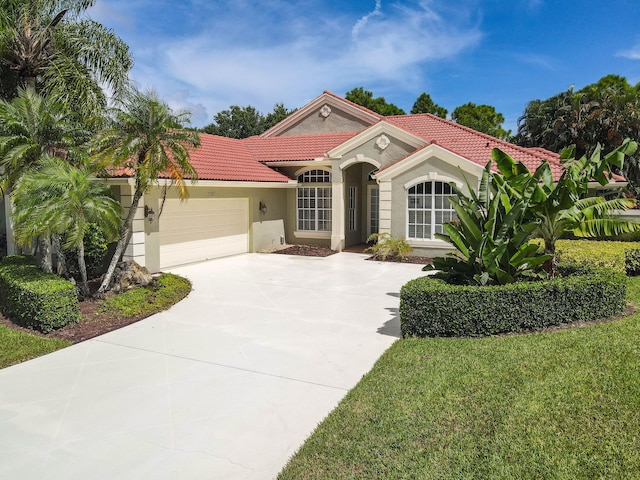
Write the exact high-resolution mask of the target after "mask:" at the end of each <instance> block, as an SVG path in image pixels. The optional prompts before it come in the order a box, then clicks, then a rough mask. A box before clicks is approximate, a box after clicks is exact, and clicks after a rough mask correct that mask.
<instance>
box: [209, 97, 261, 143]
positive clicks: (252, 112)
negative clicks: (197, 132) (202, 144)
mask: <svg viewBox="0 0 640 480" xmlns="http://www.w3.org/2000/svg"><path fill="white" fill-rule="evenodd" d="M263 123H264V118H263V116H262V114H261V113H260V112H259V111H258V110H256V108H255V107H252V106H251V105H247V106H246V107H239V106H238V105H231V107H230V108H229V110H222V111H221V112H218V113H216V114H215V115H214V116H213V123H211V124H209V125H207V126H206V127H204V128H203V129H202V131H203V132H204V133H210V134H212V135H220V136H222V137H229V138H247V137H252V136H254V135H260V134H261V133H262V132H264V127H263Z"/></svg>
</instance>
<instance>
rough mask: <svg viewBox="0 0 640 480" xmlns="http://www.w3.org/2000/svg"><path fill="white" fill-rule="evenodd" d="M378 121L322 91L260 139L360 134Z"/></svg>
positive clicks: (355, 106)
mask: <svg viewBox="0 0 640 480" xmlns="http://www.w3.org/2000/svg"><path fill="white" fill-rule="evenodd" d="M381 118H382V116H381V115H379V114H377V113H375V112H373V111H371V110H369V109H367V108H364V107H362V106H360V105H357V104H355V103H353V102H350V101H349V100H346V99H344V98H342V97H339V96H338V95H335V94H333V93H331V92H328V91H326V90H325V91H324V92H323V93H322V95H320V96H319V97H317V98H315V99H314V100H312V101H311V102H309V103H307V104H306V105H305V106H304V107H302V108H300V109H298V110H296V111H295V112H293V113H292V114H291V115H289V116H288V117H287V118H285V119H284V120H282V121H281V122H279V123H278V124H276V125H274V126H273V127H271V128H270V129H269V130H267V131H266V132H264V133H262V134H261V135H260V137H263V138H268V137H275V136H285V135H289V136H291V135H299V134H310V133H315V134H321V133H338V132H354V131H361V130H364V129H365V128H367V127H368V126H369V125H373V124H374V123H376V122H378V121H379V120H380V119H381Z"/></svg>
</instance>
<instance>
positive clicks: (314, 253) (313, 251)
mask: <svg viewBox="0 0 640 480" xmlns="http://www.w3.org/2000/svg"><path fill="white" fill-rule="evenodd" d="M269 253H278V254H281V255H302V256H305V257H328V256H329V255H333V254H334V253H338V252H336V251H335V250H331V249H330V248H327V247H319V246H317V245H289V246H287V247H285V248H281V249H278V250H273V251H271V252H269ZM364 253H367V252H364ZM365 260H376V261H382V260H380V259H378V258H373V257H369V258H366V259H365ZM431 260H432V259H431V257H404V258H387V259H386V260H384V261H385V262H395V263H416V264H422V265H426V264H427V263H431Z"/></svg>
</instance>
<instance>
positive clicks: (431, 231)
mask: <svg viewBox="0 0 640 480" xmlns="http://www.w3.org/2000/svg"><path fill="white" fill-rule="evenodd" d="M452 194H453V190H452V188H451V185H449V184H448V183H443V182H424V183H418V184H416V185H414V186H413V187H411V188H409V190H408V191H407V206H408V228H407V230H408V232H407V238H411V239H416V240H432V239H435V234H436V233H443V231H444V230H443V228H442V225H444V224H445V223H447V222H451V221H453V220H456V218H457V217H456V214H455V211H454V210H453V208H451V204H450V203H449V200H448V197H450V196H451V195H452Z"/></svg>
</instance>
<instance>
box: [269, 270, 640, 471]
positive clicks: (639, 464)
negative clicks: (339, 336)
mask: <svg viewBox="0 0 640 480" xmlns="http://www.w3.org/2000/svg"><path fill="white" fill-rule="evenodd" d="M628 295H629V298H630V299H631V300H632V301H634V302H635V303H637V304H640V278H639V277H636V278H632V279H630V280H629V294H628ZM639 365H640V313H638V314H635V315H632V316H630V317H627V318H624V319H622V320H617V321H613V322H610V323H606V324H600V325H592V326H588V327H582V328H573V329H568V330H562V331H558V332H551V333H539V334H530V335H513V336H505V337H488V338H481V339H407V340H400V341H398V342H396V343H395V344H394V345H393V346H392V347H391V348H390V349H389V350H388V351H387V352H386V353H385V354H384V355H383V356H382V357H381V358H380V360H379V361H378V362H377V363H376V365H375V367H374V368H373V370H372V371H371V372H369V373H368V374H367V375H366V376H365V377H364V378H363V379H362V381H361V382H360V383H359V384H358V385H357V386H356V387H355V388H354V389H353V390H352V391H350V392H349V393H348V394H347V396H346V397H345V399H344V400H343V401H342V402H341V403H340V405H339V406H338V407H337V408H336V410H334V411H333V412H332V413H331V414H330V415H329V416H328V418H327V419H326V420H325V421H324V422H323V423H321V424H320V425H319V426H318V428H317V430H316V431H315V432H314V434H313V435H312V436H311V437H310V438H309V439H308V440H307V442H305V444H304V445H303V447H302V448H301V449H300V451H299V452H298V453H297V454H296V455H295V456H294V457H293V458H292V459H291V461H290V462H289V464H288V465H287V467H286V468H285V469H284V470H283V471H282V472H281V474H280V476H279V477H278V478H279V479H281V480H283V479H305V480H306V479H331V480H335V479H394V480H395V479H418V478H419V479H597V478H600V479H632V478H640V473H639V472H640V368H639Z"/></svg>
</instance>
